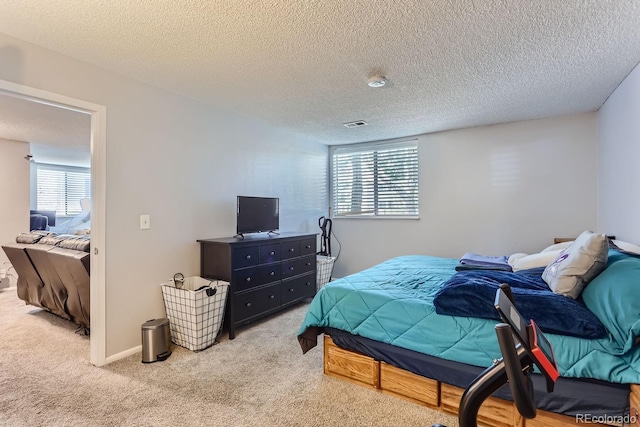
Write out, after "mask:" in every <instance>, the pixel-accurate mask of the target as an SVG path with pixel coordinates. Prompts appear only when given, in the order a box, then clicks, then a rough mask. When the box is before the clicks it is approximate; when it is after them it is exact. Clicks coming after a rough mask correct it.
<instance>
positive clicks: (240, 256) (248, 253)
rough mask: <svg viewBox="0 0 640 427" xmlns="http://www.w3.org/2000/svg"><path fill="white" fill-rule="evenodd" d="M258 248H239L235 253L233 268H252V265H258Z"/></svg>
mask: <svg viewBox="0 0 640 427" xmlns="http://www.w3.org/2000/svg"><path fill="white" fill-rule="evenodd" d="M258 248H259V247H258V246H247V247H244V248H237V249H236V250H235V251H233V266H234V268H244V267H250V266H252V265H258V260H259V257H258V254H259V252H258Z"/></svg>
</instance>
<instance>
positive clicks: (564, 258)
mask: <svg viewBox="0 0 640 427" xmlns="http://www.w3.org/2000/svg"><path fill="white" fill-rule="evenodd" d="M608 255H609V240H608V239H607V236H606V235H604V234H595V233H592V232H590V231H585V232H583V233H582V234H580V236H578V238H577V239H576V240H575V241H574V242H573V244H572V245H571V246H569V247H568V248H566V249H563V250H562V251H561V252H560V253H559V254H558V256H557V257H556V259H555V260H554V261H553V262H552V263H551V264H549V265H548V266H547V268H545V269H544V272H543V273H542V279H543V280H544V281H545V282H547V285H549V288H551V290H552V291H553V292H555V293H557V294H561V295H565V296H568V297H571V298H573V299H576V298H578V297H579V296H580V293H581V292H582V290H583V289H584V287H585V286H586V285H587V283H589V282H590V281H591V280H592V279H594V278H595V277H596V276H597V275H598V274H600V272H601V271H602V270H604V268H605V267H606V265H607V257H608Z"/></svg>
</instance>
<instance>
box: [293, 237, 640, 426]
mask: <svg viewBox="0 0 640 427" xmlns="http://www.w3.org/2000/svg"><path fill="white" fill-rule="evenodd" d="M581 236H582V235H581ZM577 242H578V241H576V243H577ZM608 243H609V242H607V246H606V249H605V251H606V255H605V258H604V264H602V259H600V262H601V264H602V265H601V266H600V268H599V269H598V272H597V273H596V274H595V277H589V280H588V281H587V282H586V283H582V284H580V283H578V282H579V280H577V281H576V283H578V285H577V286H578V287H581V289H579V290H578V291H575V290H571V289H570V290H568V291H567V289H563V288H562V286H564V284H563V283H555V282H554V283H553V286H551V287H550V286H549V285H547V282H546V281H545V280H544V278H543V276H544V275H545V274H549V271H550V268H544V267H539V268H533V269H519V270H518V271H515V272H506V271H493V270H489V271H484V270H477V271H474V270H466V269H465V270H464V271H456V267H457V266H458V265H459V260H458V259H449V258H437V257H429V256H419V255H414V256H402V257H398V258H393V259H390V260H388V261H385V262H383V263H381V264H379V265H377V266H374V267H372V268H369V269H367V270H364V271H362V272H359V273H356V274H353V275H350V276H347V277H345V278H342V279H338V280H335V281H332V282H330V283H329V284H327V285H326V286H324V287H323V288H322V289H321V290H320V291H319V292H318V294H317V295H316V297H315V298H314V299H313V301H312V303H311V305H310V307H309V310H308V312H307V315H306V317H305V319H304V322H303V325H302V326H301V328H300V331H299V336H298V340H299V342H300V345H301V347H302V349H303V351H304V352H307V351H309V350H311V349H312V348H313V347H314V346H315V345H316V344H317V339H318V336H319V335H320V334H323V333H324V334H325V336H324V356H325V360H324V370H325V373H327V374H329V375H333V376H337V377H340V378H342V379H347V380H349V381H352V382H356V383H360V384H364V385H368V386H371V387H374V388H376V389H379V390H382V391H384V392H388V393H391V394H395V395H399V396H401V397H405V398H408V399H410V400H413V401H416V402H419V403H422V404H426V405H428V406H432V407H439V408H440V409H442V410H445V411H448V412H453V413H456V412H457V405H458V402H459V399H460V396H461V394H462V391H463V389H464V388H466V386H467V385H468V384H469V383H470V382H471V381H472V380H473V379H474V378H475V377H476V376H477V375H478V374H479V373H480V372H482V371H483V370H484V368H486V367H488V366H490V365H491V364H492V362H493V361H494V360H495V359H497V358H499V357H500V350H499V347H498V343H497V340H496V335H495V330H494V326H495V325H496V323H498V314H497V312H496V311H495V310H494V308H493V296H494V295H495V290H496V289H497V288H498V286H499V284H500V283H505V282H506V283H509V284H510V285H511V286H512V290H513V291H514V299H515V302H516V305H517V306H518V309H519V310H520V311H521V313H522V314H523V315H524V316H525V317H531V318H533V319H534V320H535V321H536V323H537V324H538V325H539V326H540V327H541V329H542V330H543V331H544V332H545V333H546V335H547V337H548V339H549V341H551V343H552V345H553V346H554V348H555V349H556V358H557V362H558V367H559V371H560V374H561V378H560V379H559V381H558V383H557V386H556V389H555V391H554V393H552V394H547V393H546V390H545V382H544V379H543V378H542V377H541V376H540V375H534V386H535V389H536V392H535V396H536V404H537V407H538V408H539V409H540V410H539V411H538V414H539V415H538V417H537V418H536V419H535V422H533V421H528V422H527V423H526V425H527V426H529V425H552V426H553V425H558V426H560V425H566V423H567V422H571V423H575V422H576V416H585V414H586V416H587V417H591V419H597V420H600V421H602V420H604V421H606V422H608V423H610V424H616V423H617V422H618V421H619V420H624V417H625V416H626V417H627V419H628V417H629V415H635V408H636V407H637V405H636V403H637V400H638V399H637V395H636V394H635V392H636V388H635V387H636V386H635V385H636V384H640V346H637V345H636V342H637V337H638V336H640V291H638V290H636V288H640V287H638V286H635V285H636V284H637V283H639V281H638V279H640V257H638V256H637V255H634V254H631V253H628V252H625V251H622V250H619V248H616V249H609V244H608ZM565 246H566V245H565ZM572 246H573V249H572ZM553 249H554V250H556V248H553ZM570 251H573V252H577V249H576V248H575V244H574V245H571V246H568V247H565V248H563V249H562V250H561V252H562V253H564V255H565V256H564V258H563V257H562V254H561V253H558V254H556V259H555V261H556V266H557V265H560V269H562V265H561V263H562V261H563V260H564V259H566V258H567V257H568V256H571V253H570ZM601 252H602V251H601ZM560 258H561V259H560ZM557 259H560V261H557ZM570 260H571V259H570ZM549 262H551V261H545V263H546V264H548V263H549ZM558 262H560V264H558ZM592 266H593V265H591V264H589V265H587V266H584V268H586V269H587V270H590V273H589V274H591V275H592V276H593V275H594V271H595V270H594V269H593V268H591V267H592ZM572 267H573V266H572ZM556 269H557V268H556ZM571 271H573V270H571ZM546 279H547V281H550V280H549V277H547V278H546ZM583 282H584V281H583ZM584 286H586V287H584ZM551 288H554V290H555V292H554V291H553V290H551ZM567 292H569V293H571V292H573V293H578V295H577V296H576V297H575V298H574V297H570V296H567V295H563V293H565V294H566V293H567ZM634 297H635V298H634ZM632 391H633V393H632ZM630 394H631V396H630ZM639 394H640V393H639ZM630 399H631V408H630ZM509 400H510V393H509V390H508V387H503V389H501V390H500V391H499V392H498V393H496V394H495V395H494V398H491V399H489V400H488V401H487V402H486V403H485V405H484V408H485V409H484V410H481V413H480V416H481V417H482V418H481V420H482V421H484V422H485V423H488V424H490V425H497V426H511V425H519V426H520V425H525V421H524V420H523V419H521V418H520V417H519V415H518V413H517V410H515V409H514V406H513V404H512V403H511V402H510V401H509ZM594 417H599V418H594ZM541 423H546V424H541Z"/></svg>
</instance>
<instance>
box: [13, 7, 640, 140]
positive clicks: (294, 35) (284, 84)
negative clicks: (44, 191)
mask: <svg viewBox="0 0 640 427" xmlns="http://www.w3.org/2000/svg"><path fill="white" fill-rule="evenodd" d="M639 22H640V2H639V1H637V0H593V1H588V0H582V1H578V0H567V1H560V0H546V1H536V0H531V1H523V0H517V1H516V0H486V1H481V0H473V1H471V0H458V1H456V0H431V1H426V0H395V1H393V2H391V1H388V0H350V1H331V0H324V1H320V0H300V1H291V0H271V1H269V0H263V1H256V0H232V1H229V0H155V1H152V0H146V1H131V0H100V1H82V0H74V1H71V0H48V1H38V0H3V1H2V4H1V5H0V31H1V32H4V33H6V34H8V35H11V36H14V37H17V38H20V39H23V40H26V41H29V42H31V43H34V44H37V45H40V46H43V47H46V48H49V49H51V50H54V51H57V52H60V53H63V54H65V55H68V56H71V57H75V58H78V59H81V60H83V61H87V62H89V63H93V64H96V65H98V66H100V67H103V68H106V69H110V70H114V71H116V72H118V73H121V74H123V75H126V76H130V77H132V78H135V79H138V80H140V81H145V82H148V83H150V84H153V85H156V86H159V87H162V88H166V89H168V90H170V91H173V92H176V93H180V94H183V95H186V96H189V97H193V98H197V99H201V100H203V101H205V102H208V103H211V104H214V105H217V106H220V107H222V108H225V109H228V110H232V111H236V112H239V113H241V114H243V115H246V116H249V117H254V118H257V119H261V120H264V121H266V122H268V123H271V124H272V125H274V126H277V127H281V128H286V129H289V130H291V131H294V132H298V133H301V134H304V135H306V136H308V137H310V138H312V139H315V140H317V141H319V142H323V143H327V144H340V143H348V142H360V141H370V140H378V139H387V138H395V137H402V136H408V135H416V134H422V133H428V132H435V131H442V130H447V129H455V128H462V127H470V126H478V125H485V124H493V123H503V122H510V121H516V120H525V119H535V118H542V117H549V116H556V115H562V114H572V113H578V112H585V111H594V110H597V109H598V108H599V107H600V106H601V105H602V103H603V102H604V101H605V100H606V98H607V97H608V96H609V95H610V94H611V92H612V91H613V90H614V89H615V88H616V86H617V85H618V84H619V83H620V82H621V81H622V80H623V79H624V77H625V76H626V75H627V74H628V73H629V72H630V71H631V70H632V68H633V67H634V66H635V65H636V64H637V63H638V62H639V61H640V30H639V26H638V23H639ZM376 73H381V74H383V75H385V76H386V77H387V78H388V79H389V84H388V85H387V86H385V87H383V88H378V89H373V88H370V87H368V86H367V80H368V78H369V77H370V76H371V75H372V74H376ZM354 120H365V121H367V122H368V123H369V126H365V127H361V128H354V129H347V128H345V127H343V126H342V125H341V123H343V122H348V121H354Z"/></svg>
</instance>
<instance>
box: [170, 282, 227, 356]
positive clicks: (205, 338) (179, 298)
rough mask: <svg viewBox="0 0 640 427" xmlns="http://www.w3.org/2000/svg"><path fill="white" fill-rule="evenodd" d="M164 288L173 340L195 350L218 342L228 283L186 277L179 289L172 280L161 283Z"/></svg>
mask: <svg viewBox="0 0 640 427" xmlns="http://www.w3.org/2000/svg"><path fill="white" fill-rule="evenodd" d="M161 287H162V299H163V300H164V306H165V309H166V312H167V318H168V319H169V329H170V331H171V341H172V342H173V343H174V344H177V345H179V346H182V347H185V348H187V349H189V350H192V351H200V350H204V349H205V348H208V347H210V346H212V345H213V344H215V339H216V337H217V336H218V332H219V331H220V327H221V326H222V320H223V318H224V309H225V303H226V301H227V292H228V289H229V283H228V282H224V281H221V280H213V281H211V280H207V279H203V278H202V277H198V276H193V277H186V278H185V279H184V283H183V285H182V287H181V288H180V289H178V288H176V287H175V285H174V282H173V281H171V282H165V283H162V285H161Z"/></svg>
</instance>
